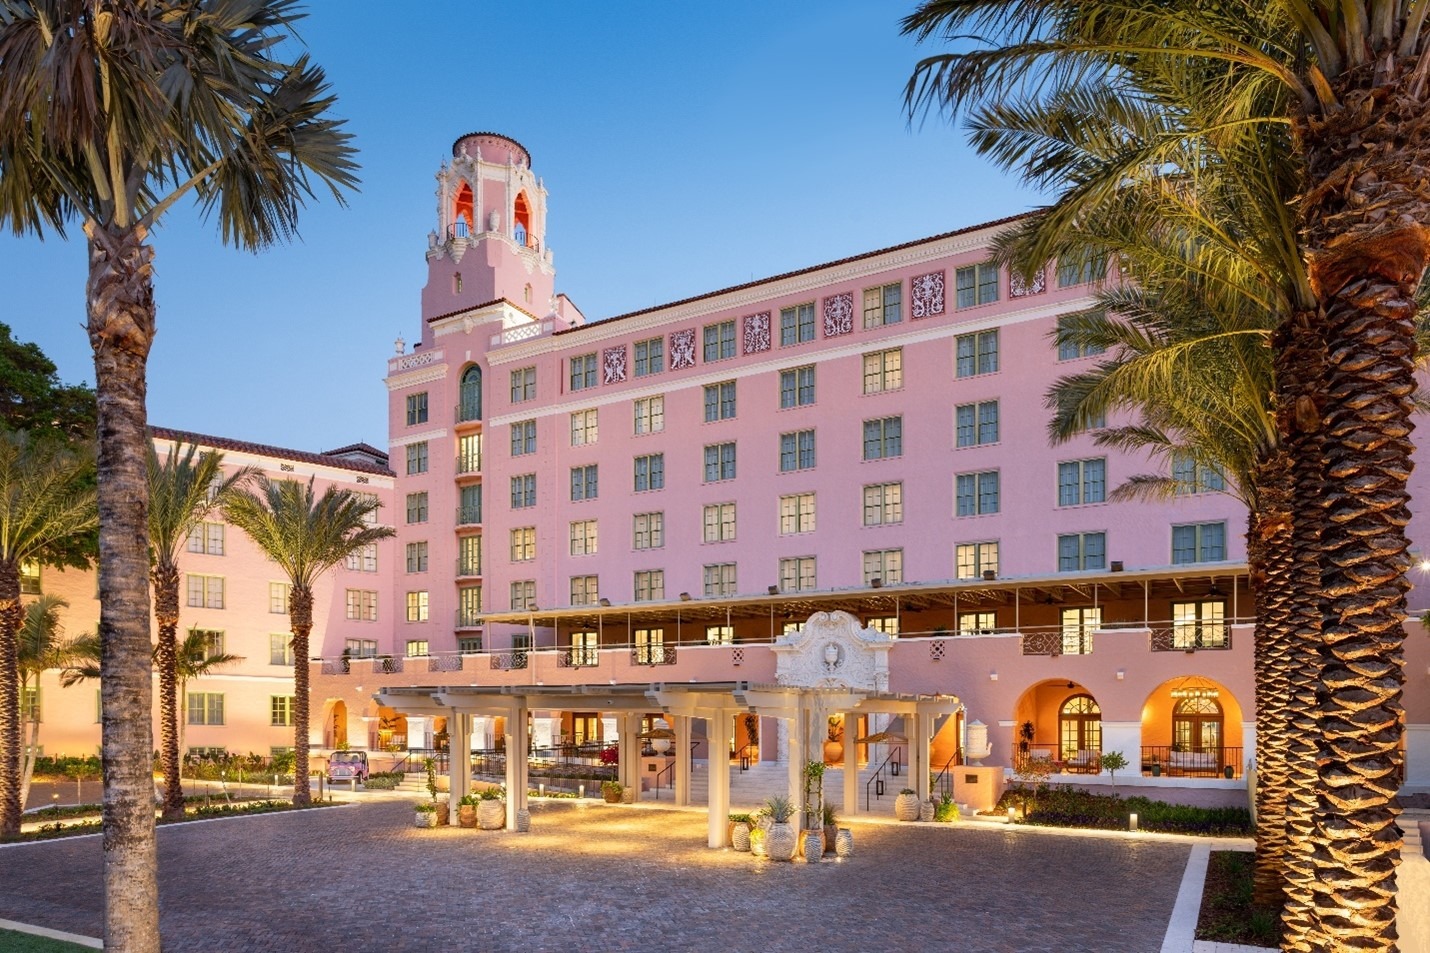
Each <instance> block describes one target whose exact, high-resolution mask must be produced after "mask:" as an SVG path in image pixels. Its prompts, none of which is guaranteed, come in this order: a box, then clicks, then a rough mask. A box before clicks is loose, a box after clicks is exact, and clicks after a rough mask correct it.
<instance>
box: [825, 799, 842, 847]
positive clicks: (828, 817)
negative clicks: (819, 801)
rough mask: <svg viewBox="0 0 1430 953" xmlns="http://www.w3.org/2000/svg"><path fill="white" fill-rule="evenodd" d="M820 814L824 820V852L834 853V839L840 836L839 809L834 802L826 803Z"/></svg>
mask: <svg viewBox="0 0 1430 953" xmlns="http://www.w3.org/2000/svg"><path fill="white" fill-rule="evenodd" d="M820 814H821V820H823V821H824V852H825V853H826V854H832V853H833V852H834V841H835V840H836V839H837V838H838V836H839V811H838V810H837V809H836V808H835V807H834V805H833V804H826V805H824V810H823V811H821V812H820Z"/></svg>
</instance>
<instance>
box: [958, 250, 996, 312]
mask: <svg viewBox="0 0 1430 953" xmlns="http://www.w3.org/2000/svg"><path fill="white" fill-rule="evenodd" d="M953 284H954V289H955V297H954V307H955V308H971V307H973V306H974V305H979V304H988V303H990V302H993V301H997V300H998V266H997V265H996V264H994V263H993V262H991V261H986V262H980V263H979V264H977V265H968V266H965V267H963V268H959V269H957V270H955V271H954V273H953Z"/></svg>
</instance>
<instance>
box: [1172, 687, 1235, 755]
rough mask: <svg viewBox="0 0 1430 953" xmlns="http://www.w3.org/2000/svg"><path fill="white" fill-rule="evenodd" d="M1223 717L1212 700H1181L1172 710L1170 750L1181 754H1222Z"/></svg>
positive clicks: (1214, 700) (1219, 705) (1217, 703)
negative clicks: (1193, 752) (1171, 748)
mask: <svg viewBox="0 0 1430 953" xmlns="http://www.w3.org/2000/svg"><path fill="white" fill-rule="evenodd" d="M1222 724H1223V715H1222V710H1221V703H1220V702H1218V701H1217V700H1216V699H1215V698H1207V697H1204V696H1202V697H1193V698H1181V699H1178V700H1177V704H1176V705H1174V706H1173V707H1172V747H1173V748H1174V749H1177V750H1180V751H1216V752H1220V751H1221V745H1222V737H1223V735H1222Z"/></svg>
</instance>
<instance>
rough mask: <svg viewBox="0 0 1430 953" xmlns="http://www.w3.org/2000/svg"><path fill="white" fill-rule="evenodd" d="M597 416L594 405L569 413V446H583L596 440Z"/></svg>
mask: <svg viewBox="0 0 1430 953" xmlns="http://www.w3.org/2000/svg"><path fill="white" fill-rule="evenodd" d="M598 416H599V415H598V414H597V412H596V408H594V407H592V408H590V409H588V410H578V411H576V412H575V413H573V414H572V415H571V446H573V447H584V446H587V445H588V444H593V443H595V442H596V436H597V427H596V424H597V420H598Z"/></svg>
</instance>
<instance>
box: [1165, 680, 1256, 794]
mask: <svg viewBox="0 0 1430 953" xmlns="http://www.w3.org/2000/svg"><path fill="white" fill-rule="evenodd" d="M1249 755H1250V752H1247V751H1245V750H1244V749H1243V748H1242V711H1241V705H1240V703H1239V702H1238V701H1237V700H1236V698H1235V697H1234V696H1233V695H1232V694H1231V692H1229V691H1227V689H1226V686H1224V685H1221V684H1219V683H1218V682H1216V681H1214V680H1213V679H1210V678H1205V677H1203V676H1200V675H1186V676H1183V677H1181V678H1174V679H1171V680H1169V681H1166V682H1163V683H1162V684H1161V685H1159V686H1157V688H1156V689H1154V690H1153V692H1152V694H1151V695H1149V696H1148V697H1147V701H1146V703H1145V704H1144V705H1143V707H1142V759H1141V768H1142V773H1143V774H1144V775H1147V776H1150V777H1189V778H1239V777H1241V775H1242V769H1243V766H1244V765H1245V762H1246V758H1247V757H1248V756H1249Z"/></svg>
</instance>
